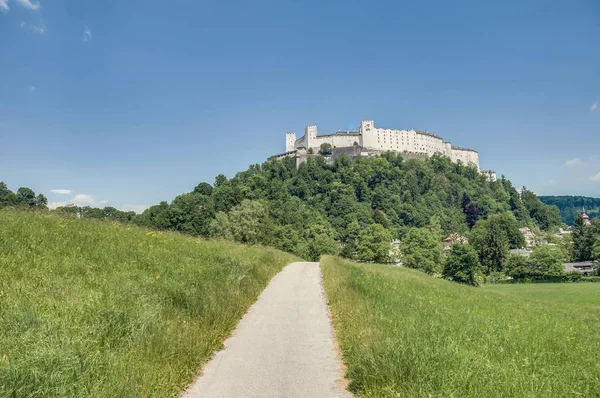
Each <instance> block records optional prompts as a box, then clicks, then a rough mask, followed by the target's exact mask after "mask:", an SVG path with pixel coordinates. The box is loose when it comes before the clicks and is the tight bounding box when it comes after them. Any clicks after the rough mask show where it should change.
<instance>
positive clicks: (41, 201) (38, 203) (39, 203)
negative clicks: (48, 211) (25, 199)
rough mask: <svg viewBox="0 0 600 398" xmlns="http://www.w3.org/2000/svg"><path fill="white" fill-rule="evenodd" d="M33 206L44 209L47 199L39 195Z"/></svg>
mask: <svg viewBox="0 0 600 398" xmlns="http://www.w3.org/2000/svg"><path fill="white" fill-rule="evenodd" d="M35 205H36V206H39V207H46V206H47V205H48V199H46V197H45V196H44V195H42V194H41V193H40V194H38V196H36V198H35Z"/></svg>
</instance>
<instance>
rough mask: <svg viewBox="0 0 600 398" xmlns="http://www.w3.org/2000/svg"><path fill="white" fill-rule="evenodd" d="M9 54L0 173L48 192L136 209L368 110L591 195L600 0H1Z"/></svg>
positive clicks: (546, 184)
mask: <svg viewBox="0 0 600 398" xmlns="http://www.w3.org/2000/svg"><path fill="white" fill-rule="evenodd" d="M492 3H495V4H492ZM0 54H1V56H0V181H4V182H6V183H7V185H8V186H9V188H10V189H12V190H13V191H16V190H17V189H18V188H19V187H21V186H27V187H30V188H32V189H33V190H34V191H36V193H43V194H44V195H46V196H47V197H48V199H49V201H50V202H51V203H52V204H53V205H57V204H61V203H65V202H75V203H77V204H80V205H91V206H99V207H103V206H114V207H117V208H120V209H124V210H135V211H141V210H143V209H144V208H145V207H147V206H149V205H152V204H157V203H159V202H160V201H163V200H166V201H171V200H172V199H173V198H174V197H175V196H176V195H178V194H181V193H184V192H189V191H191V190H192V189H193V187H194V186H195V185H196V184H198V183H199V182H201V181H206V182H210V183H212V182H213V181H214V178H215V176H216V175H217V174H220V173H223V174H225V175H226V176H228V177H232V176H234V175H235V173H236V172H238V171H242V170H245V169H246V168H247V167H248V166H249V165H251V164H256V163H262V162H263V161H265V160H266V158H267V157H269V156H271V155H274V154H278V153H282V152H284V151H285V132H286V131H295V132H296V133H298V136H301V135H302V134H303V131H304V127H305V126H306V125H312V124H316V125H317V126H318V130H319V133H328V132H334V131H337V130H339V129H342V130H346V129H357V128H358V126H359V124H360V121H361V120H365V119H368V120H374V121H375V126H376V127H385V128H397V129H410V128H415V129H421V130H427V131H431V132H435V133H437V134H438V135H440V136H442V137H443V138H444V139H446V140H449V141H451V142H452V143H453V144H455V145H459V146H465V147H470V148H474V149H476V150H478V151H479V156H480V163H481V167H482V168H484V169H493V170H495V171H496V172H497V173H498V175H499V176H500V175H505V176H506V177H507V178H509V179H511V181H512V182H513V184H514V185H515V186H517V187H520V186H523V185H524V186H526V187H527V188H529V189H532V190H533V191H534V192H536V193H538V194H556V195H560V194H573V195H586V196H594V197H600V106H599V101H600V2H598V1H597V0H582V1H579V0H570V1H560V0H552V1H548V0H543V1H535V0H532V1H527V2H523V1H512V0H507V1H502V2H485V1H479V0H478V1H460V0H458V1H452V2H449V1H420V2H417V1H410V2H408V1H407V2H404V1H377V2H372V1H353V0H347V1H344V2H341V1H339V2H334V1H322V0H321V1H313V0H303V1H298V0H296V1H287V0H274V1H262V0H256V1H252V2H250V1H238V2H232V1H226V0H221V1H213V0H203V1H180V0H171V1H168V2H167V1H164V0H162V1H153V0H144V1H141V0H127V1H122V0H106V1H97V0H94V1H92V0H0Z"/></svg>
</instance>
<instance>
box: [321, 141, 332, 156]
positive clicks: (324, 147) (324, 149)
mask: <svg viewBox="0 0 600 398" xmlns="http://www.w3.org/2000/svg"><path fill="white" fill-rule="evenodd" d="M331 150H332V148H331V144H329V143H327V142H324V143H322V144H321V146H320V147H319V154H321V155H331Z"/></svg>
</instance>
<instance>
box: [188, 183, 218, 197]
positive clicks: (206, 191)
mask: <svg viewBox="0 0 600 398" xmlns="http://www.w3.org/2000/svg"><path fill="white" fill-rule="evenodd" d="M219 185H220V184H219ZM212 191H213V187H212V186H211V185H210V184H209V183H207V182H201V183H200V184H198V185H196V187H195V188H194V192H195V193H199V194H201V195H206V196H210V195H212Z"/></svg>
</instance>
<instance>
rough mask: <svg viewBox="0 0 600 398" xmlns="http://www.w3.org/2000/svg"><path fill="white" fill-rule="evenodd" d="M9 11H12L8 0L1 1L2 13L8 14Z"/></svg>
mask: <svg viewBox="0 0 600 398" xmlns="http://www.w3.org/2000/svg"><path fill="white" fill-rule="evenodd" d="M8 10H10V7H9V6H8V0H0V12H8Z"/></svg>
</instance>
